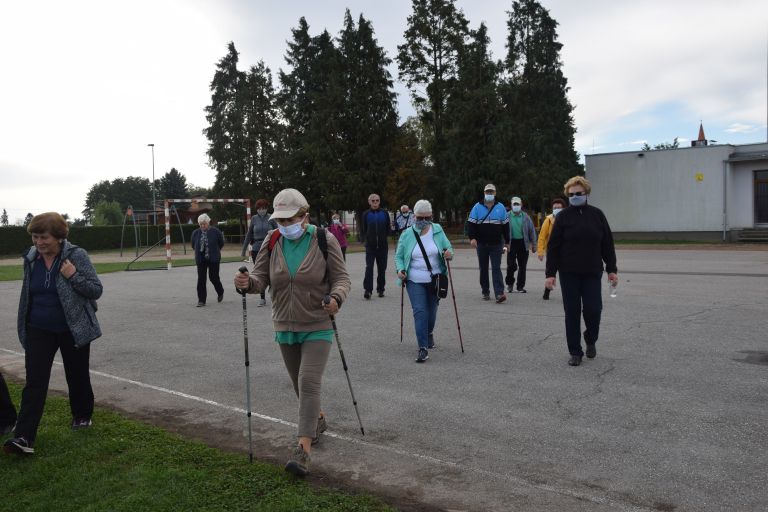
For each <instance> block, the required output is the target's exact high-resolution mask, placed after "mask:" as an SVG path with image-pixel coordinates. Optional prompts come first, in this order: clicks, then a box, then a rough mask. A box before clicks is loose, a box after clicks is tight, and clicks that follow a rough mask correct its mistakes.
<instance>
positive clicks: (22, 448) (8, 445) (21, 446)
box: [3, 437, 35, 455]
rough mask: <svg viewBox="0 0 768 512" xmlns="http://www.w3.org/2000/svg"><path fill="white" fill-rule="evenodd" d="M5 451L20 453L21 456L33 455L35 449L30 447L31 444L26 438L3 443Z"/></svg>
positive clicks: (12, 439) (17, 438)
mask: <svg viewBox="0 0 768 512" xmlns="http://www.w3.org/2000/svg"><path fill="white" fill-rule="evenodd" d="M3 451H4V452H5V453H18V454H19V455H21V454H29V455H31V454H33V453H35V449H34V448H32V447H31V446H30V445H29V442H27V440H26V439H25V438H24V437H13V438H11V439H9V440H7V441H6V442H5V443H3Z"/></svg>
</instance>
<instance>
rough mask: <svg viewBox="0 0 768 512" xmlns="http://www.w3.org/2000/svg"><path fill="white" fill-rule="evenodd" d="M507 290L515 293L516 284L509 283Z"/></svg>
mask: <svg viewBox="0 0 768 512" xmlns="http://www.w3.org/2000/svg"><path fill="white" fill-rule="evenodd" d="M507 291H508V292H509V293H515V287H514V286H512V285H509V286H507Z"/></svg>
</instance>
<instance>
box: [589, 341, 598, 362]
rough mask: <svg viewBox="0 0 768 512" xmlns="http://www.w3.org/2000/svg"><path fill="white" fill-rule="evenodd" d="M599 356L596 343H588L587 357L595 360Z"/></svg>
mask: <svg viewBox="0 0 768 512" xmlns="http://www.w3.org/2000/svg"><path fill="white" fill-rule="evenodd" d="M595 356H597V348H596V347H595V344H594V343H591V344H590V343H587V357H588V358H590V359H594V358H595Z"/></svg>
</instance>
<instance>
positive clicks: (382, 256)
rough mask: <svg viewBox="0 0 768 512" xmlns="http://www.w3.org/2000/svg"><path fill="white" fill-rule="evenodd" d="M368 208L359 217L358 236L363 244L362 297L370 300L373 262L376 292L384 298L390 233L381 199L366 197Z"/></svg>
mask: <svg viewBox="0 0 768 512" xmlns="http://www.w3.org/2000/svg"><path fill="white" fill-rule="evenodd" d="M368 205H369V206H370V208H369V209H368V210H365V211H364V212H363V214H362V215H361V216H360V234H361V236H362V238H363V242H364V243H365V279H363V288H364V289H365V293H364V294H363V297H365V298H366V299H370V298H371V294H372V293H373V262H374V261H375V262H376V271H377V276H376V292H378V294H379V297H383V296H384V285H385V284H386V283H385V280H386V273H387V252H388V251H389V245H388V240H387V237H388V236H389V235H390V234H391V233H392V229H391V221H390V218H389V212H387V210H385V209H383V208H381V198H380V197H379V195H378V194H371V195H370V196H368Z"/></svg>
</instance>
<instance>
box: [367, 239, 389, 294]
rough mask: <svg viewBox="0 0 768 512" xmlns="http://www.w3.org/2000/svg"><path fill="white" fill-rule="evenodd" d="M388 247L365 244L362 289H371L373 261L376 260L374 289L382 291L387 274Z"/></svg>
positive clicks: (368, 290) (370, 290) (369, 291)
mask: <svg viewBox="0 0 768 512" xmlns="http://www.w3.org/2000/svg"><path fill="white" fill-rule="evenodd" d="M387 252H388V248H387V247H386V246H384V247H379V248H376V247H368V246H365V279H363V289H364V290H365V291H367V292H368V293H371V292H372V291H373V262H374V261H375V262H376V291H377V292H379V293H383V292H384V285H385V278H386V274H387Z"/></svg>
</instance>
